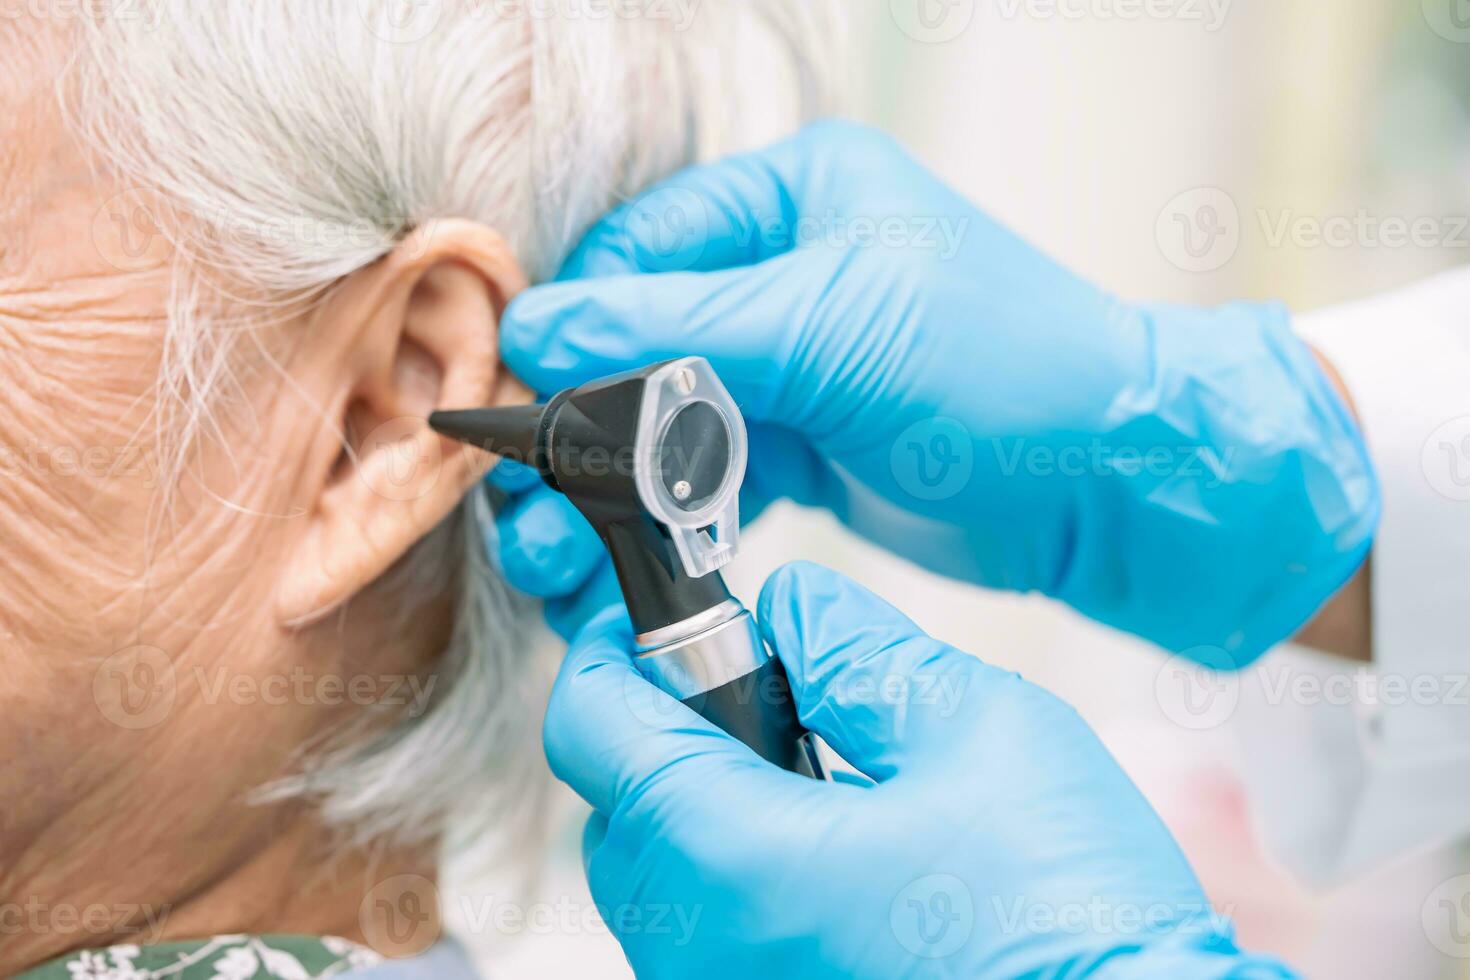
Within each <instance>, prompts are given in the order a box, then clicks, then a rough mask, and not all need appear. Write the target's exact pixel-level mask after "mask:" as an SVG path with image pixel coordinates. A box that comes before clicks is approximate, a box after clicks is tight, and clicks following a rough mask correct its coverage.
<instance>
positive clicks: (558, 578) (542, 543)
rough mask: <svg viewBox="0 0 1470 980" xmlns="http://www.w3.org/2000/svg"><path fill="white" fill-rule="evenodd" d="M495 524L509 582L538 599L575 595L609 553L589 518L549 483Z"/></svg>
mask: <svg viewBox="0 0 1470 980" xmlns="http://www.w3.org/2000/svg"><path fill="white" fill-rule="evenodd" d="M495 525H496V530H497V531H498V533H499V538H500V541H499V557H500V567H501V569H502V571H503V572H504V574H505V578H506V581H507V582H509V583H510V584H511V585H512V586H513V587H515V588H516V589H518V590H520V591H521V592H524V593H526V594H527V595H532V596H536V597H537V598H541V599H553V598H559V597H562V596H567V595H571V594H573V593H575V592H576V591H577V590H578V589H580V588H581V587H582V586H583V585H584V584H585V583H586V582H587V580H588V579H589V578H590V577H591V575H592V573H593V572H594V571H596V570H597V567H598V565H599V564H600V563H601V562H602V561H603V560H604V559H605V557H606V555H607V552H606V551H605V550H604V549H603V547H602V541H601V540H600V539H599V538H598V537H597V532H596V531H594V530H593V529H592V525H591V524H589V523H587V519H586V518H585V517H583V516H582V515H581V514H580V513H579V512H578V511H577V508H576V507H574V506H573V505H572V503H571V502H570V501H568V500H567V499H566V497H564V496H562V495H561V494H559V493H557V492H556V491H554V490H552V489H551V488H550V487H546V486H541V487H537V488H535V489H532V490H529V491H527V492H525V493H523V494H522V495H521V497H520V498H519V499H517V500H515V501H514V502H513V503H512V504H511V506H510V507H509V508H507V509H506V510H505V511H504V513H502V514H500V515H499V516H497V518H496V521H495Z"/></svg>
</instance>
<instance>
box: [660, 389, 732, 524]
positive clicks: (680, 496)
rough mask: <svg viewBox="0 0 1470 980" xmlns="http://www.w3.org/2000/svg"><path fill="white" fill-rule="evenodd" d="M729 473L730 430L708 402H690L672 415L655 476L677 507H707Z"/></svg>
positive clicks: (661, 447) (693, 508)
mask: <svg viewBox="0 0 1470 980" xmlns="http://www.w3.org/2000/svg"><path fill="white" fill-rule="evenodd" d="M729 471H730V427H729V426H728V425H727V424H726V423H725V417H724V416H723V415H721V414H720V412H719V410H718V409H717V408H715V407H714V406H713V405H711V404H710V403H709V402H690V403H689V404H688V405H685V406H684V407H683V408H681V409H679V411H678V412H676V413H675V414H674V417H673V418H672V419H670V420H669V424H668V427H667V428H666V429H664V435H663V442H662V444H661V445H660V446H659V477H660V479H662V480H663V484H664V489H665V490H667V491H668V494H669V497H670V499H672V500H673V501H674V503H675V505H677V506H678V507H679V508H681V509H682V510H686V511H697V510H700V509H702V508H704V507H707V506H709V504H710V502H711V500H713V499H714V497H715V495H716V494H717V493H719V492H720V487H721V486H723V485H724V482H725V475H726V474H727V473H728V472H729Z"/></svg>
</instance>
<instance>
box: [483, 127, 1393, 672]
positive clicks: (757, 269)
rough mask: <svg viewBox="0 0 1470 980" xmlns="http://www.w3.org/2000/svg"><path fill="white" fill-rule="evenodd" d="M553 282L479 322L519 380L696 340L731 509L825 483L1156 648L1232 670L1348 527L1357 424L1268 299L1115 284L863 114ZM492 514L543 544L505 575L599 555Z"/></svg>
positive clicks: (582, 540)
mask: <svg viewBox="0 0 1470 980" xmlns="http://www.w3.org/2000/svg"><path fill="white" fill-rule="evenodd" d="M562 278H563V281H561V282H558V283H557V284H553V285H549V286H544V287H541V288H537V289H532V290H530V291H528V292H526V293H524V294H522V295H521V296H520V297H519V298H518V299H517V300H516V301H515V302H514V303H512V304H511V306H510V308H509V310H508V311H507V314H506V316H505V318H504V322H503V323H502V325H501V344H502V349H503V352H504V356H505V358H506V360H507V362H508V363H509V365H510V367H511V368H512V369H513V370H514V371H515V372H516V373H517V374H518V375H520V377H521V378H522V379H523V380H525V381H527V382H528V383H530V384H531V385H532V386H533V387H536V388H537V389H539V390H541V391H544V392H548V393H549V392H554V391H557V390H560V389H562V388H564V387H568V386H570V385H573V384H579V383H582V382H584V381H587V380H590V379H592V378H595V377H598V376H601V375H606V374H611V373H614V372H616V371H619V370H623V369H627V368H632V367H637V366H641V365H644V364H648V363H652V362H654V361H657V360H661V359H665V358H669V357H675V356H682V355H687V354H701V355H704V356H706V357H708V358H709V359H710V360H711V362H712V363H713V364H714V367H715V369H716V371H718V372H719V374H720V376H721V377H722V379H723V380H724V381H725V383H726V385H727V386H728V387H729V389H730V390H731V393H732V394H733V395H734V396H735V398H736V400H737V401H738V402H739V403H740V405H741V408H742V410H743V411H744V412H745V414H746V417H747V419H748V421H749V422H750V428H751V445H752V448H751V462H750V467H749V476H748V479H747V487H748V491H749V493H748V494H747V497H746V500H745V501H744V505H745V507H746V510H747V511H748V512H751V513H753V512H755V511H757V510H758V509H759V508H760V507H761V506H762V505H764V503H766V502H767V501H768V500H770V499H772V498H776V497H783V496H789V497H791V498H793V499H795V500H796V501H797V502H799V503H802V504H808V505H815V506H821V507H825V508H828V509H830V510H831V511H833V512H835V513H836V514H837V515H838V516H839V517H840V518H841V519H842V520H843V521H845V522H846V523H847V524H848V525H850V526H851V527H852V528H854V529H855V530H857V531H858V532H860V533H861V534H863V535H865V536H867V537H868V538H870V539H872V540H874V541H876V542H878V543H880V544H883V545H886V546H887V547H889V548H890V549H892V550H894V551H896V552H898V553H900V554H902V555H905V556H907V557H909V558H911V559H913V560H915V561H917V562H919V563H921V564H923V565H925V566H927V567H929V568H931V569H933V570H936V571H939V572H942V573H945V574H949V575H951V576H955V577H959V578H962V579H966V580H969V581H972V582H976V583H979V584H982V585H987V586H994V587H1001V588H1007V589H1017V590H1023V591H1031V590H1035V591H1040V592H1043V593H1045V594H1047V595H1049V596H1053V597H1055V598H1058V599H1061V600H1063V601H1065V602H1067V603H1069V604H1071V605H1072V606H1074V607H1075V608H1076V609H1078V610H1079V611H1081V612H1083V613H1085V614H1086V615H1088V616H1091V617H1093V618H1095V619H1097V620H1100V621H1102V622H1104V623H1108V624H1110V625H1112V626H1115V627H1118V628H1120V629H1124V630H1127V631H1129V632H1132V633H1136V634H1138V635H1140V636H1143V637H1146V638H1148V639H1150V640H1153V641H1154V642H1156V643H1158V644H1160V645H1162V646H1164V647H1166V648H1168V649H1170V650H1173V651H1175V652H1191V651H1194V650H1196V649H1197V648H1201V647H1208V648H1211V649H1210V650H1209V651H1206V652H1207V654H1209V655H1211V656H1213V657H1214V659H1217V660H1218V659H1219V657H1220V656H1223V657H1225V658H1227V659H1228V661H1231V662H1233V663H1234V665H1244V664H1245V663H1247V662H1249V661H1250V660H1251V659H1253V658H1254V657H1256V656H1257V655H1259V654H1260V653H1262V652H1263V651H1264V650H1265V649H1267V648H1268V647H1269V646H1270V645H1272V644H1274V643H1276V642H1278V641H1280V640H1282V639H1284V638H1286V637H1287V636H1289V635H1291V634H1292V633H1293V632H1295V630H1296V629H1297V628H1299V627H1300V626H1301V625H1303V623H1304V622H1305V621H1306V620H1307V619H1308V618H1309V617H1310V616H1311V615H1312V614H1313V613H1314V612H1315V611H1316V610H1317V609H1318V608H1319V607H1320V606H1321V605H1322V604H1323V602H1324V601H1325V600H1326V599H1327V598H1328V597H1329V596H1330V595H1331V594H1332V593H1333V592H1334V591H1336V589H1337V588H1338V587H1339V586H1340V585H1342V584H1343V583H1344V582H1345V581H1346V580H1347V579H1348V578H1349V577H1350V576H1351V574H1352V572H1353V571H1354V570H1355V569H1357V568H1358V566H1359V565H1360V564H1361V563H1362V561H1363V559H1364V557H1365V556H1366V553H1367V550H1368V548H1369V545H1370V543H1371V538H1372V535H1373V532H1374V529H1375V526H1376V521H1377V516H1378V494H1377V488H1376V484H1375V480H1374V476H1373V473H1372V470H1371V466H1370V463H1369V461H1368V457H1367V454H1366V451H1365V448H1364V446H1363V442H1362V439H1361V437H1360V435H1359V433H1358V431H1357V428H1356V426H1355V424H1354V422H1353V420H1352V419H1351V417H1350V414H1349V412H1348V411H1347V409H1346V408H1345V406H1344V404H1343V403H1342V401H1341V399H1340V398H1339V396H1338V395H1337V393H1336V391H1335V390H1334V389H1333V388H1332V387H1331V384H1330V382H1328V380H1327V379H1326V378H1325V376H1324V374H1323V372H1322V371H1321V369H1320V367H1319V365H1318V364H1317V363H1316V361H1315V359H1314V356H1313V354H1312V352H1311V351H1310V350H1309V349H1308V348H1307V347H1306V346H1305V345H1303V344H1302V343H1301V342H1300V341H1299V340H1297V339H1296V338H1295V337H1294V336H1293V334H1292V333H1291V330H1290V327H1289V323H1288V316H1287V313H1286V311H1285V310H1284V309H1283V308H1281V307H1280V306H1276V305H1267V304H1237V305H1233V306H1227V307H1223V308H1220V309H1188V308H1182V307H1166V306H1134V305H1129V304H1126V303H1123V302H1120V301H1119V300H1117V299H1115V298H1113V297H1111V296H1109V295H1107V294H1105V293H1103V292H1101V291H1099V290H1098V289H1096V288H1094V287H1093V286H1091V285H1089V284H1088V283H1086V282H1084V281H1082V280H1080V279H1078V278H1077V277H1075V276H1073V275H1071V274H1069V273H1067V272H1066V271H1065V270H1063V269H1061V268H1059V267H1058V266H1057V265H1055V264H1054V263H1052V262H1051V261H1050V260H1048V259H1047V258H1046V257H1045V256H1043V255H1041V254H1040V253H1039V252H1037V251H1036V250H1034V249H1033V248H1031V247H1030V246H1028V245H1027V244H1026V243H1025V242H1023V241H1021V240H1020V239H1018V238H1017V237H1015V236H1014V235H1012V234H1011V233H1010V232H1008V231H1007V230H1006V229H1005V228H1003V227H1001V226H1000V225H998V224H996V223H995V222H994V221H992V220H990V219H989V218H988V217H986V216H985V215H984V214H982V213H980V212H979V211H977V210H976V209H975V208H974V207H972V206H971V205H970V204H969V203H968V202H966V201H965V200H963V199H962V198H960V197H959V196H957V195H956V194H954V193H952V192H951V191H950V190H948V189H947V188H946V187H945V186H944V185H942V184H941V183H939V182H938V181H937V180H936V179H935V178H934V177H933V176H931V175H930V174H929V173H927V172H926V171H924V170H923V169H922V168H920V167H919V166H918V165H917V164H915V163H914V162H913V161H912V160H911V159H910V158H909V157H907V156H906V155H905V154H904V153H903V152H902V151H901V150H900V149H899V148H898V146H897V145H896V144H895V143H893V142H892V141H890V140H889V139H888V138H886V137H884V136H882V135H879V134H877V133H875V132H873V131H870V130H866V129H862V128H858V127H854V126H851V125H846V124H840V123H830V124H822V125H818V126H815V127H812V128H810V129H808V130H806V131H805V132H803V133H802V134H800V135H799V136H797V137H796V138H794V139H792V140H790V141H788V142H785V143H782V144H780V145H778V146H776V147H774V148H772V149H770V150H767V151H765V152H762V153H758V154H755V155H753V156H745V157H739V158H735V159H731V160H727V161H725V162H723V163H719V164H715V165H713V166H709V167H703V168H698V169H694V170H692V171H688V172H685V173H683V174H681V175H678V176H676V177H674V178H673V179H672V180H670V181H669V182H668V183H667V184H666V185H664V186H662V187H661V188H658V189H655V190H654V191H652V192H650V193H649V194H648V195H646V196H645V197H643V198H642V199H640V200H638V201H636V202H634V203H632V204H630V205H628V206H626V207H624V208H623V209H621V210H620V211H618V212H615V213H614V214H613V215H612V216H610V217H609V218H608V219H607V220H606V221H604V222H603V223H602V224H600V225H599V226H597V227H596V228H594V229H593V231H592V232H591V233H590V235H589V236H588V237H587V239H586V240H585V242H584V243H583V244H582V245H581V246H580V248H579V249H578V251H577V252H576V253H575V254H574V255H573V256H572V258H571V260H570V261H569V262H568V264H567V266H566V269H565V271H564V273H563V276H562ZM562 518H565V520H562ZM522 519H524V521H525V523H524V524H522V523H520V522H521V520H522ZM507 520H508V523H509V525H510V533H508V534H506V535H505V540H506V542H507V543H508V544H509V545H510V546H511V547H512V548H514V547H516V546H519V545H522V544H525V543H527V542H541V545H540V546H539V548H533V549H531V550H532V551H535V552H537V553H539V554H540V555H541V557H542V558H543V559H546V560H537V558H536V557H535V556H534V555H527V554H522V555H520V556H517V557H509V556H508V557H507V559H506V561H507V564H514V565H516V566H518V567H517V568H516V573H517V574H516V575H515V576H514V578H513V581H516V582H517V583H518V584H520V585H521V586H522V587H524V588H528V589H529V590H530V591H533V592H536V593H538V594H541V595H561V596H567V595H574V594H575V593H576V590H577V588H578V586H579V585H580V584H581V581H582V579H579V578H578V576H579V575H580V574H582V573H584V572H590V571H591V570H592V569H593V568H595V567H597V564H598V563H597V562H596V561H594V560H593V559H592V558H588V557H576V558H572V557H571V555H572V554H573V553H574V552H577V551H578V549H581V548H583V546H585V547H586V548H587V549H590V550H593V551H598V549H597V547H596V541H595V539H594V538H593V537H592V536H591V535H590V533H588V532H586V531H585V530H583V531H580V532H579V531H575V530H573V528H575V527H576V526H577V525H579V524H580V518H578V517H577V515H576V513H575V511H573V510H572V509H571V508H570V507H569V506H565V505H562V506H560V507H554V506H552V505H544V504H529V505H527V506H526V507H525V508H524V509H523V510H520V511H519V512H518V513H516V514H513V515H511V516H510V517H508V519H507ZM549 541H556V542H560V543H559V544H558V545H556V546H555V547H547V546H546V545H545V542H549ZM591 605H596V603H591ZM1225 665H1227V664H1225V663H1219V662H1216V663H1215V664H1214V666H1225Z"/></svg>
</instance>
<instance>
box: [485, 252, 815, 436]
mask: <svg viewBox="0 0 1470 980" xmlns="http://www.w3.org/2000/svg"><path fill="white" fill-rule="evenodd" d="M798 258H799V256H797V255H788V256H785V257H783V258H779V259H776V260H774V261H772V262H767V263H764V264H762V265H759V266H754V267H751V268H748V269H731V270H727V271H723V272H709V273H699V272H670V273H665V274H663V275H657V276H646V275H633V276H611V277H607V278H602V279H586V280H578V281H576V282H566V283H554V284H551V285H546V286H537V287H535V288H532V289H529V290H527V291H526V292H524V293H522V294H521V295H519V296H518V297H516V299H515V300H514V301H513V302H512V303H511V304H510V306H509V307H508V308H507V309H506V311H505V315H504V316H503V317H502V319H501V324H500V347H501V354H502V356H503V357H504V358H505V361H506V364H507V365H508V366H509V367H510V369H511V370H512V371H513V372H514V373H515V374H516V375H517V376H518V377H520V378H521V379H522V380H523V381H525V382H526V383H527V384H529V385H531V386H532V387H534V388H536V389H537V390H538V391H561V390H562V389H564V388H570V387H572V386H574V385H579V384H583V383H585V382H587V381H590V380H592V379H594V378H600V377H603V376H605V375H609V374H615V373H617V372H619V371H626V370H631V369H634V368H639V367H643V366H645V365H647V364H651V363H654V362H656V361H659V360H663V359H668V358H674V357H684V356H688V355H701V356H703V357H706V358H708V359H709V361H710V363H711V364H712V365H713V366H714V368H715V371H716V372H717V373H718V374H719V375H720V380H721V381H723V382H724V383H725V386H726V387H727V388H729V390H730V393H731V394H732V395H733V396H734V397H735V400H736V401H737V402H739V403H740V406H741V409H742V410H743V411H745V412H746V413H748V414H749V415H750V416H751V417H753V418H757V419H760V418H769V417H770V416H771V413H772V412H773V411H774V409H775V403H776V396H777V395H778V394H779V393H780V392H781V390H782V388H783V386H784V385H785V384H786V379H787V376H788V374H789V372H791V371H793V370H795V369H797V368H798V367H799V364H798V362H797V358H796V353H797V350H798V348H799V347H800V329H799V327H800V325H801V324H803V323H804V322H805V320H806V312H805V310H804V309H803V307H804V306H809V305H810V303H811V301H810V300H807V299H804V298H803V296H802V295H801V292H800V291H802V290H805V289H808V288H810V289H813V290H818V291H819V290H820V285H819V284H817V285H813V284H811V283H810V282H809V279H810V278H811V277H810V276H804V275H803V273H802V270H801V269H798V268H793V267H791V265H790V263H794V262H795V261H796V260H797V259H798ZM818 278H819V279H820V276H819V277H818ZM793 289H796V290H797V291H798V292H797V293H796V294H795V295H793V294H792V293H793Z"/></svg>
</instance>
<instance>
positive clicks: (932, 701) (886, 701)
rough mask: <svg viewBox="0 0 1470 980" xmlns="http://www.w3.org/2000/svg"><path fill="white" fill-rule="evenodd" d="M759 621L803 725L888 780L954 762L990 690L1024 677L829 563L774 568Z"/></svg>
mask: <svg viewBox="0 0 1470 980" xmlns="http://www.w3.org/2000/svg"><path fill="white" fill-rule="evenodd" d="M758 619H759V621H760V627H761V632H762V634H763V635H764V636H765V638H766V641H767V642H768V643H770V645H771V647H772V649H774V650H775V651H776V652H777V654H778V655H779V656H780V657H781V661H782V663H783V664H784V665H785V667H786V672H787V675H788V676H789V678H790V681H791V690H792V693H793V694H794V696H795V698H796V703H797V707H798V710H799V713H800V716H801V720H802V722H803V724H805V725H806V726H807V727H808V728H809V729H811V730H812V731H814V732H816V733H817V734H819V735H821V736H822V738H824V739H826V740H827V743H828V744H829V745H831V746H832V748H833V749H834V750H836V752H837V754H838V755H840V756H842V757H843V758H844V759H846V760H847V761H848V762H849V763H851V764H852V765H853V766H855V767H856V768H857V769H858V770H859V771H861V772H863V773H864V774H866V775H868V776H870V777H872V778H873V779H874V780H876V781H878V782H883V781H884V780H886V779H889V778H891V777H893V776H894V775H896V774H898V773H899V772H900V771H904V770H906V769H913V768H918V767H921V766H924V765H925V764H928V763H933V762H936V761H937V762H941V763H942V762H943V761H944V760H947V759H952V758H953V756H954V754H955V750H954V745H953V743H955V742H957V741H961V740H962V739H963V737H964V736H965V734H966V733H967V729H968V728H969V727H970V725H971V724H972V722H973V717H974V714H975V713H976V712H978V711H979V710H980V709H979V707H978V706H977V705H976V704H975V703H974V702H975V701H976V700H978V699H979V697H980V696H982V695H983V693H984V689H985V688H987V687H993V686H995V685H997V684H999V683H1001V682H1014V675H1011V674H1008V673H1005V672H1003V671H1000V670H997V669H995V668H993V667H989V666H987V665H985V664H983V663H981V662H980V661H979V660H977V659H975V658H974V657H972V656H970V655H968V654H965V653H962V652H960V651H958V650H955V649H954V648H953V647H950V646H949V645H947V644H945V643H941V642H939V641H938V640H935V639H933V638H932V637H930V636H928V635H927V634H925V633H924V632H923V631H922V630H921V629H919V627H918V626H916V625H914V623H913V622H912V621H911V620H909V619H908V617H906V616H904V615H903V614H902V613H900V612H899V611H898V610H897V609H894V608H893V607H892V606H890V605H889V604H888V603H886V602H884V601H883V600H882V599H880V598H878V597H877V596H875V595H873V594H872V593H871V592H869V591H868V590H867V589H864V588H863V587H862V586H860V585H858V584H857V583H855V582H853V581H852V580H850V579H848V578H846V577H845V576H842V575H839V574H838V573H836V572H834V571H831V570H829V569H826V568H822V567H821V566H819V565H813V564H810V563H806V562H797V563H794V564H790V565H787V566H785V567H783V568H781V569H779V570H778V571H777V572H776V573H775V574H774V575H772V576H771V578H770V579H769V580H767V582H766V585H765V588H764V589H762V590H761V597H760V606H759V616H758Z"/></svg>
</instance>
